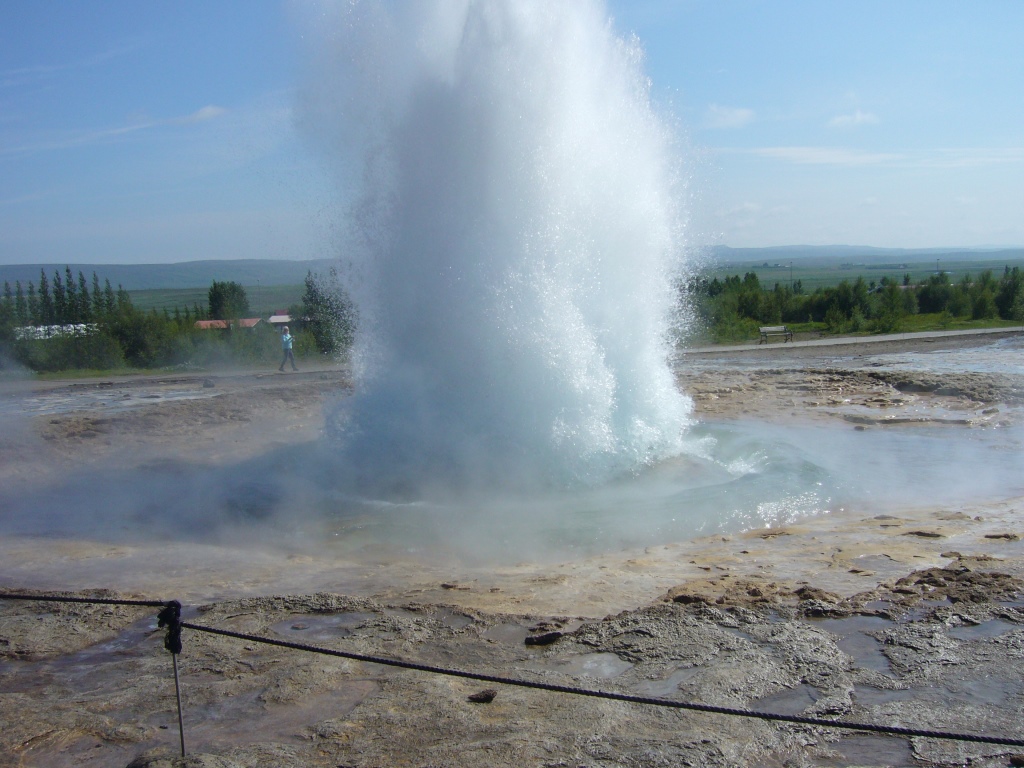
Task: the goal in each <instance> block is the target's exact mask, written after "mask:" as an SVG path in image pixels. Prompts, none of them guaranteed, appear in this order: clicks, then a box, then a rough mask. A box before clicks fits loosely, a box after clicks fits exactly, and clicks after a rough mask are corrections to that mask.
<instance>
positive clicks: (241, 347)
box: [0, 267, 356, 372]
mask: <svg viewBox="0 0 1024 768" xmlns="http://www.w3.org/2000/svg"><path fill="white" fill-rule="evenodd" d="M207 299H208V302H207V304H206V306H200V305H199V304H198V303H194V304H193V305H192V306H191V307H188V306H185V307H175V308H174V309H173V310H168V309H165V310H163V311H162V312H158V311H156V310H155V309H154V310H150V311H149V312H146V311H144V310H140V309H138V308H136V307H135V306H134V305H133V304H132V301H131V297H130V295H129V294H128V291H126V290H125V289H124V288H123V287H122V286H121V285H118V287H117V290H116V291H115V290H114V289H113V287H112V286H111V284H110V281H109V280H104V281H103V283H102V284H101V282H100V278H99V276H98V275H97V274H96V273H95V272H94V273H93V275H92V279H91V281H89V280H87V279H86V277H85V275H84V274H83V273H82V272H79V273H78V276H77V279H75V277H74V276H73V275H72V272H71V269H70V267H66V268H65V270H64V273H63V275H62V274H61V272H60V271H55V272H54V273H53V275H52V278H51V277H50V276H48V275H47V274H46V272H45V271H40V276H39V282H38V284H37V283H35V282H34V281H29V283H28V285H27V286H23V285H22V284H21V281H16V282H15V284H14V285H13V286H11V285H10V283H9V282H5V283H4V287H3V295H2V297H0V370H3V369H4V368H11V367H13V366H15V365H17V366H22V367H25V368H28V369H30V370H33V371H39V372H43V371H60V370H68V369H95V370H114V369H120V368H143V369H152V368H168V367H174V368H179V369H188V368H196V369H202V368H207V367H211V366H215V365H223V364H246V365H263V364H270V363H271V362H276V358H277V357H279V356H280V354H281V344H280V339H279V334H278V331H277V330H275V329H274V328H272V327H271V326H269V324H267V323H259V324H257V325H256V326H255V327H254V328H246V329H242V328H240V327H238V325H237V324H235V323H229V324H228V327H227V328H226V329H225V330H223V331H220V330H209V329H202V328H197V327H196V321H197V320H228V321H234V320H238V319H240V318H245V317H248V316H249V315H250V313H251V310H250V307H249V301H248V297H247V296H246V292H245V288H244V287H243V286H242V285H240V284H238V283H235V282H219V281H216V280H215V281H213V284H212V285H211V286H210V290H209V292H208V294H207ZM289 313H290V314H291V315H292V317H293V318H294V321H293V323H292V327H291V330H292V333H293V335H294V336H295V353H296V356H297V357H309V356H313V355H323V354H329V355H335V354H339V353H343V352H344V351H345V350H346V349H347V348H348V347H349V346H350V345H351V343H352V340H353V335H354V332H355V321H356V313H355V308H354V306H353V305H352V302H351V301H350V300H349V298H348V295H347V294H346V293H345V292H344V290H343V289H342V288H341V286H340V284H339V282H338V279H337V275H336V274H334V273H333V271H332V273H331V274H329V275H327V276H320V275H315V274H313V273H309V274H308V275H307V277H306V281H305V291H304V293H303V297H302V302H301V303H300V304H297V305H295V306H293V307H291V308H289Z"/></svg>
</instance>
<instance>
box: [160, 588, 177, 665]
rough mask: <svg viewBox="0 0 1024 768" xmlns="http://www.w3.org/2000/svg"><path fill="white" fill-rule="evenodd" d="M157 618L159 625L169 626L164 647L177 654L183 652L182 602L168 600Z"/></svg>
mask: <svg viewBox="0 0 1024 768" xmlns="http://www.w3.org/2000/svg"><path fill="white" fill-rule="evenodd" d="M157 620H158V623H157V627H161V628H162V627H167V637H165V638H164V648H166V649H167V650H168V651H170V652H171V653H173V654H175V655H177V654H179V653H181V603H179V602H178V601H177V600H168V601H167V602H166V603H164V608H163V610H162V611H160V613H158V614H157Z"/></svg>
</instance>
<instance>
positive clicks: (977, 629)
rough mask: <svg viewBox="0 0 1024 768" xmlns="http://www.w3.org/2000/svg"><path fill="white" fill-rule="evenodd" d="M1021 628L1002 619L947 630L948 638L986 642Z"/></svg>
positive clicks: (962, 625)
mask: <svg viewBox="0 0 1024 768" xmlns="http://www.w3.org/2000/svg"><path fill="white" fill-rule="evenodd" d="M1021 628H1022V627H1021V626H1020V624H1014V623H1013V622H1009V621H1004V620H1003V619H991V620H989V621H983V622H982V623H981V624H961V625H960V626H959V627H953V628H952V629H950V630H949V636H950V637H955V638H956V639H957V640H987V639H989V638H992V637H999V636H1000V635H1005V634H1006V633H1007V632H1012V631H1013V630H1015V629H1021Z"/></svg>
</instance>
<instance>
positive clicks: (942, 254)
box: [0, 245, 1024, 291]
mask: <svg viewBox="0 0 1024 768" xmlns="http://www.w3.org/2000/svg"><path fill="white" fill-rule="evenodd" d="M708 253H709V254H710V256H711V258H712V259H713V260H714V261H716V262H718V263H719V264H720V265H729V264H754V265H760V264H763V263H766V262H767V263H769V264H773V265H774V264H786V263H788V262H790V261H799V262H800V265H801V266H803V267H815V266H826V265H827V266H838V265H839V264H844V265H854V266H855V265H864V266H869V267H870V266H871V265H878V264H887V263H890V264H891V263H893V262H898V263H901V264H902V263H905V264H913V263H918V264H923V263H928V262H934V261H935V259H942V260H943V261H944V262H964V261H988V262H1021V261H1024V248H991V249H986V248H973V249H972V248H872V247H871V246H859V245H782V246H776V247H771V248H730V247H728V246H725V245H718V246H712V247H711V248H709V249H708ZM336 265H337V262H335V261H334V260H333V259H312V260H309V261H285V260H264V259H239V260H230V261H185V262H181V263H178V264H68V265H67V266H70V267H71V273H72V274H73V275H75V277H76V278H77V276H78V273H79V271H81V272H82V273H83V274H84V275H85V277H86V280H87V281H88V282H89V285H90V286H91V285H92V273H93V272H95V273H96V274H97V275H99V278H100V281H103V280H108V279H109V280H110V284H111V285H112V286H114V287H115V288H116V287H117V286H118V285H123V286H124V288H125V289H126V290H128V291H145V290H154V289H182V288H209V286H210V283H212V282H213V281H214V280H218V281H233V282H236V283H241V284H242V285H244V286H255V285H257V284H259V285H262V286H264V287H270V286H275V285H299V284H301V283H302V281H303V280H304V279H305V277H306V273H307V272H310V271H312V272H317V273H320V274H324V273H326V272H328V271H329V270H330V269H331V267H332V266H336ZM64 267H65V265H64V264H15V265H3V264H0V283H3V282H4V281H7V282H9V283H10V284H11V286H12V287H13V286H14V283H15V281H17V280H20V281H21V284H22V287H25V288H27V286H28V282H29V281H30V280H31V281H32V282H33V283H35V284H36V285H38V284H39V270H40V269H43V270H45V271H46V277H47V279H48V280H50V281H52V280H53V273H54V272H55V271H57V272H60V274H61V275H63V274H64Z"/></svg>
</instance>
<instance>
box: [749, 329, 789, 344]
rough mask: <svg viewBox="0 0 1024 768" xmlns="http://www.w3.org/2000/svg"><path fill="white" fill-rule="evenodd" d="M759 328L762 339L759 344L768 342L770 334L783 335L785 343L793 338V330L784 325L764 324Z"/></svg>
mask: <svg viewBox="0 0 1024 768" xmlns="http://www.w3.org/2000/svg"><path fill="white" fill-rule="evenodd" d="M759 330H760V331H761V339H760V340H759V341H758V342H757V343H758V344H766V343H767V342H768V337H769V336H781V337H782V341H783V343H785V342H787V341H792V340H793V332H792V331H791V330H789V328H787V327H786V326H784V325H762V326H761V327H760V329H759Z"/></svg>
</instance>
